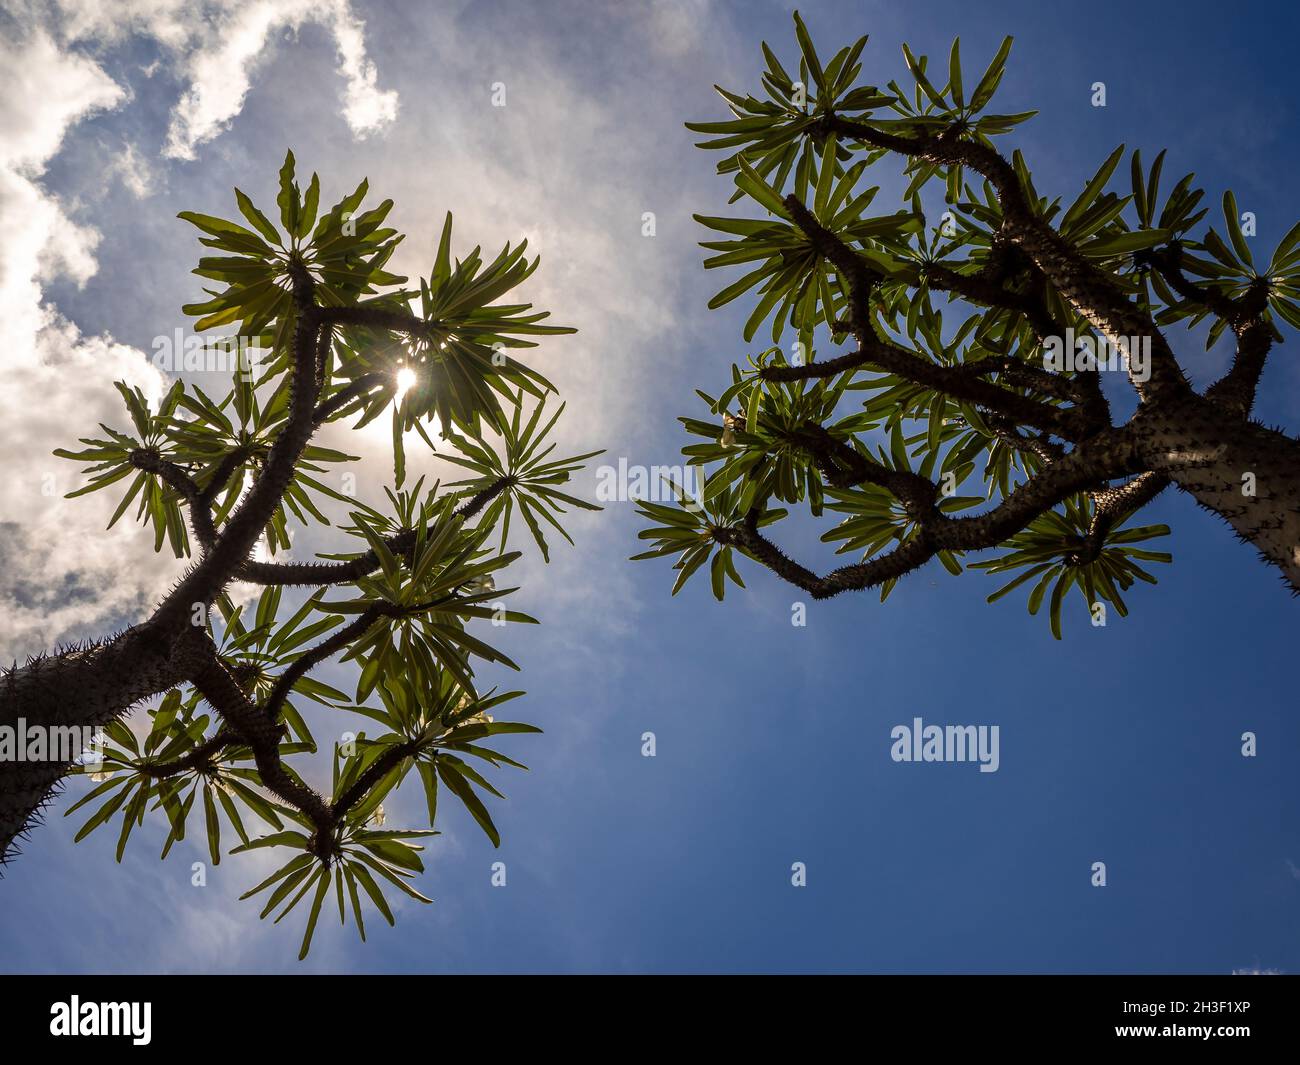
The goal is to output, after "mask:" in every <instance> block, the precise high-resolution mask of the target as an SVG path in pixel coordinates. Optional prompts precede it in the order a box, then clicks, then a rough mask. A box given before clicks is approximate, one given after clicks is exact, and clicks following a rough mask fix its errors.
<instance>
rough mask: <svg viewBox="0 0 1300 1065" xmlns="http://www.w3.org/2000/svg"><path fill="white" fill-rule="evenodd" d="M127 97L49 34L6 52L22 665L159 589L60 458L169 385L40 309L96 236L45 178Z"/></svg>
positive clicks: (7, 441) (4, 595)
mask: <svg viewBox="0 0 1300 1065" xmlns="http://www.w3.org/2000/svg"><path fill="white" fill-rule="evenodd" d="M123 96H124V93H123V91H122V89H121V88H120V87H119V86H117V85H115V84H114V83H113V81H112V80H111V79H110V78H108V76H107V75H105V74H104V72H103V71H102V70H101V69H100V68H99V67H97V66H96V65H95V64H94V63H93V62H91V61H90V60H88V59H86V58H85V57H83V56H80V55H77V54H75V53H70V52H67V51H64V50H62V49H60V48H59V47H58V46H57V45H56V44H55V42H54V41H53V40H52V39H51V38H50V37H49V35H48V34H46V33H44V32H43V31H37V32H35V33H33V34H31V35H30V36H29V38H28V39H27V40H26V41H24V42H21V43H20V42H18V41H12V42H9V43H5V44H0V133H2V136H0V230H2V231H3V232H4V233H5V240H4V243H3V245H2V246H0V375H2V376H0V379H2V380H3V382H4V397H5V417H4V419H3V420H0V453H3V454H4V455H5V456H6V460H5V471H6V475H7V482H8V483H7V490H6V491H5V492H3V493H0V524H3V526H4V528H5V530H6V534H7V535H6V537H5V540H6V541H7V547H6V551H5V555H6V566H5V574H6V579H5V584H4V587H3V588H0V601H2V602H3V605H4V610H3V622H0V638H2V639H3V641H4V644H5V647H6V650H7V651H8V652H9V653H10V654H11V655H12V656H15V657H16V656H18V655H21V654H22V653H24V652H30V651H34V650H38V649H41V648H43V647H45V646H47V645H48V644H49V643H50V642H52V641H53V640H56V639H58V638H60V637H62V636H65V635H67V634H68V633H70V632H74V631H78V630H82V629H84V627H85V626H86V625H88V624H90V623H93V622H95V621H98V620H103V619H106V618H111V617H115V616H120V615H121V614H122V612H124V611H127V610H130V609H133V608H138V607H139V606H140V604H141V601H142V600H143V599H146V598H147V597H148V594H149V592H148V590H147V589H146V587H145V584H144V579H143V578H144V575H146V574H148V575H149V576H150V577H151V578H156V576H157V568H156V566H153V565H143V563H144V562H145V555H146V554H149V555H151V554H152V552H148V551H147V549H143V545H142V544H140V543H139V539H140V538H138V537H133V536H130V535H127V534H126V533H125V532H119V533H117V534H116V535H113V534H109V535H105V533H104V527H105V525H107V523H108V517H109V515H110V513H111V504H110V503H109V501H108V500H107V499H106V498H103V497H97V498H94V499H93V500H91V501H86V502H84V503H82V502H80V501H75V500H64V499H63V498H61V496H62V493H64V492H66V491H69V490H71V488H73V487H74V486H75V485H74V483H73V467H72V466H71V465H70V464H69V463H67V462H64V461H61V460H59V459H56V458H55V457H53V456H52V455H51V451H52V450H53V449H54V448H55V447H59V446H66V445H68V444H71V443H73V442H74V441H75V437H76V435H77V432H78V431H81V432H88V431H91V430H93V429H94V426H95V423H96V421H99V420H110V419H111V420H117V418H118V415H117V413H116V411H115V410H113V408H114V407H116V406H117V405H118V399H117V395H116V392H115V391H114V390H113V389H112V387H111V382H112V381H113V380H115V379H118V378H123V379H126V380H128V381H130V382H131V383H133V384H138V385H140V386H141V387H142V388H144V389H145V390H146V391H147V392H152V393H156V392H157V391H158V387H159V384H160V379H159V377H158V375H157V373H156V372H154V371H153V370H152V369H151V368H150V367H149V366H148V364H147V363H146V361H145V360H144V357H143V355H142V354H141V353H140V352H137V351H135V350H134V349H131V348H128V347H126V346H124V345H121V344H116V343H114V342H113V341H112V340H111V339H109V338H104V337H83V336H82V335H81V333H80V331H79V330H78V329H77V327H76V326H75V325H73V324H72V323H70V322H68V321H67V320H66V319H64V318H63V317H62V316H61V315H60V314H59V313H58V311H57V310H56V309H54V308H53V307H51V306H49V305H48V304H46V303H44V302H43V300H42V288H41V285H42V283H44V282H48V281H50V280H53V279H55V278H58V277H67V278H69V279H71V280H73V281H75V282H76V283H77V284H85V282H86V281H87V280H89V278H90V277H91V276H92V275H93V274H94V272H95V259H94V251H95V246H96V244H97V242H98V239H99V235H98V233H97V232H96V231H95V230H94V229H92V228H89V227H87V226H83V225H80V224H79V223H77V222H76V221H74V220H73V219H72V218H70V217H69V215H68V213H67V211H66V210H65V205H64V204H62V203H60V202H59V201H58V200H57V199H55V198H54V197H52V196H51V195H49V194H48V193H47V192H46V191H45V190H44V189H43V188H42V187H41V186H40V185H39V183H38V182H39V178H40V175H41V173H42V172H43V170H44V168H45V165H46V163H47V162H48V161H49V159H50V158H51V157H52V156H53V155H54V154H55V153H56V152H57V151H58V149H59V146H60V145H61V143H62V141H63V138H64V135H65V134H66V133H67V131H68V129H69V128H71V127H72V126H73V125H75V124H76V123H77V122H78V121H80V120H81V119H83V118H84V117H86V116H87V115H89V114H91V113H93V112H95V111H98V110H101V109H103V108H107V107H113V106H115V105H116V104H117V103H118V102H119V101H120V100H121V99H122V98H123ZM74 427H75V428H74ZM70 430H71V432H70ZM128 560H130V562H132V563H139V564H140V565H133V564H130V563H128ZM131 573H134V574H136V576H135V577H134V578H132V577H131V576H129V574H131Z"/></svg>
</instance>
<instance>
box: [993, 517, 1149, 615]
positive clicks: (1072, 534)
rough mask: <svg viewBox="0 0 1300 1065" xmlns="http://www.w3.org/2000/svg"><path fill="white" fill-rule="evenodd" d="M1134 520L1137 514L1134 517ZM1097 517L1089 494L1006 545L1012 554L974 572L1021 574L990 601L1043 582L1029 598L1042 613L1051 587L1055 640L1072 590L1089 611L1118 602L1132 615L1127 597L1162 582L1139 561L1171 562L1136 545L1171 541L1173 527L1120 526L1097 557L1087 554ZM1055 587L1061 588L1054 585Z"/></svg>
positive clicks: (1118, 607) (1031, 607) (1031, 608)
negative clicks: (1139, 584)
mask: <svg viewBox="0 0 1300 1065" xmlns="http://www.w3.org/2000/svg"><path fill="white" fill-rule="evenodd" d="M1129 517H1131V515H1130V516H1129ZM1092 518H1093V504H1092V500H1091V499H1090V498H1089V497H1088V496H1086V495H1079V496H1075V497H1073V498H1071V499H1068V500H1066V502H1065V503H1064V505H1063V506H1062V507H1061V509H1060V510H1059V511H1055V510H1049V511H1046V512H1045V513H1043V514H1040V515H1039V516H1038V517H1036V518H1035V519H1034V520H1033V521H1031V522H1030V523H1029V525H1028V526H1026V527H1025V528H1024V529H1023V530H1022V531H1020V532H1018V533H1016V535H1015V536H1013V537H1011V538H1010V539H1009V540H1007V542H1006V547H1007V548H1008V549H1009V550H1008V551H1007V552H1006V554H1003V555H1000V556H998V557H997V558H993V559H988V560H986V561H983V562H976V563H973V565H972V568H974V569H983V570H987V571H988V572H989V573H1010V572H1015V571H1019V575H1018V576H1016V577H1015V578H1014V579H1013V580H1011V581H1010V582H1008V583H1007V584H1004V585H1003V586H1002V587H1001V588H999V589H998V590H997V591H996V592H994V593H993V594H992V595H990V596H989V602H990V603H992V602H995V601H996V600H998V599H1001V598H1002V597H1003V596H1004V595H1006V594H1007V593H1008V592H1011V591H1014V590H1015V589H1016V588H1019V587H1020V585H1022V584H1024V583H1026V582H1027V581H1031V580H1034V578H1037V583H1035V584H1034V586H1033V588H1032V589H1031V590H1030V593H1029V612H1030V613H1031V614H1037V613H1038V608H1039V607H1040V606H1041V605H1042V603H1043V597H1044V596H1045V595H1046V594H1047V589H1048V587H1049V586H1050V587H1051V589H1052V594H1051V597H1050V604H1051V606H1050V609H1049V610H1048V616H1049V617H1050V619H1051V625H1052V635H1053V636H1055V637H1056V638H1057V639H1058V640H1059V639H1060V638H1061V602H1062V600H1063V599H1064V597H1065V594H1066V593H1067V592H1068V591H1069V590H1070V586H1071V585H1073V586H1074V587H1076V588H1078V589H1079V592H1080V594H1081V595H1082V596H1083V600H1084V605H1085V606H1086V608H1087V609H1088V611H1089V612H1092V611H1093V610H1094V609H1095V608H1096V604H1098V603H1101V602H1102V601H1105V602H1108V603H1112V604H1114V606H1115V610H1116V611H1117V612H1118V614H1119V616H1120V617H1127V616H1128V606H1127V605H1126V604H1125V602H1124V599H1123V598H1122V597H1121V595H1120V592H1121V591H1127V590H1128V589H1129V588H1131V587H1132V586H1133V584H1134V583H1135V582H1136V581H1145V582H1146V583H1147V584H1155V583H1156V579H1155V577H1153V576H1152V575H1151V574H1150V573H1148V572H1147V571H1146V570H1144V569H1143V568H1142V567H1141V566H1140V565H1138V561H1139V560H1142V561H1147V562H1169V561H1170V560H1171V559H1172V558H1173V556H1172V555H1170V554H1169V553H1168V552H1167V551H1150V550H1147V549H1145V548H1140V547H1136V546H1134V545H1135V544H1140V543H1143V542H1145V541H1147V540H1152V539H1154V538H1155V537H1157V536H1168V535H1169V526H1167V525H1142V526H1137V527H1128V528H1126V527H1125V525H1126V521H1127V519H1126V520H1125V521H1119V522H1116V523H1115V526H1114V528H1112V530H1111V531H1110V533H1109V534H1108V535H1107V537H1106V541H1105V546H1104V547H1103V548H1102V549H1101V550H1100V551H1099V552H1097V555H1096V557H1095V558H1093V557H1091V555H1090V553H1089V552H1087V551H1086V550H1085V548H1086V546H1087V542H1088V528H1089V525H1090V524H1091V522H1092ZM1053 582H1055V583H1053Z"/></svg>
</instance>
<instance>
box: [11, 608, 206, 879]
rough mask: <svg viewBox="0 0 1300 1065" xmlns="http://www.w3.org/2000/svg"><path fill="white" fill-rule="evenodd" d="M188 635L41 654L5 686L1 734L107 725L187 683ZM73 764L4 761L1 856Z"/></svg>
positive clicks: (192, 646)
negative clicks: (144, 701)
mask: <svg viewBox="0 0 1300 1065" xmlns="http://www.w3.org/2000/svg"><path fill="white" fill-rule="evenodd" d="M186 635H187V634H186V633H185V632H184V630H173V631H171V632H168V631H165V630H162V629H160V628H159V627H158V626H157V625H152V624H151V625H143V626H139V627H136V628H132V629H128V630H126V631H125V632H123V633H122V634H120V635H118V636H116V637H114V638H112V639H110V640H107V641H105V642H103V643H94V644H91V645H88V646H86V647H80V648H75V649H71V650H67V651H63V652H60V653H58V654H54V655H50V656H41V657H39V658H34V659H32V660H31V661H29V662H28V663H27V664H26V665H23V666H16V667H14V668H13V669H11V670H9V671H8V672H6V674H5V676H4V678H3V681H0V728H11V729H13V730H14V731H15V733H17V734H21V733H23V732H27V733H29V734H30V733H31V732H32V730H34V729H43V730H45V732H46V735H51V734H53V730H55V729H62V728H66V727H69V726H71V727H76V728H82V729H86V728H95V727H98V726H101V725H106V724H108V723H109V722H110V721H112V720H113V719H115V718H117V717H118V716H120V715H121V714H123V713H125V712H126V711H127V710H129V709H130V708H131V707H132V706H134V705H135V704H136V703H138V702H140V701H141V700H142V699H147V698H148V697H149V696H151V695H157V694H159V693H160V692H164V691H166V690H167V689H168V688H171V687H173V686H174V685H176V684H179V683H180V682H181V681H182V680H184V679H185V676H186V673H187V672H188V671H189V670H190V669H192V668H193V665H194V662H195V657H194V656H195V653H196V652H197V650H198V645H197V643H196V641H195V639H193V638H191V639H189V640H187V639H186V638H185V637H186ZM70 765H71V763H70V762H68V761H65V760H58V759H48V758H46V759H41V760H32V761H28V760H25V759H21V758H15V759H12V760H0V856H3V857H5V858H7V857H10V856H11V855H12V853H13V842H14V840H15V838H17V837H18V836H19V835H21V834H22V833H23V832H24V831H25V830H26V829H27V828H28V827H30V826H31V824H32V823H33V820H34V818H35V817H36V816H37V814H38V813H39V811H40V809H41V807H42V806H43V805H44V804H45V803H46V802H47V801H48V799H49V798H50V797H51V796H52V795H53V794H54V791H55V786H56V785H57V783H58V781H59V780H60V779H61V778H62V777H63V776H64V775H65V774H66V773H67V771H68V769H69V767H70Z"/></svg>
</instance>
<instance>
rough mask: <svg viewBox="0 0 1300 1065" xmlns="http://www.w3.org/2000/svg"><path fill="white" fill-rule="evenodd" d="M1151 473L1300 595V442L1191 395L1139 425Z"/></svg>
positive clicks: (1147, 414)
mask: <svg viewBox="0 0 1300 1065" xmlns="http://www.w3.org/2000/svg"><path fill="white" fill-rule="evenodd" d="M1134 427H1135V428H1137V429H1138V430H1139V431H1140V442H1139V449H1140V454H1141V457H1142V460H1143V462H1144V463H1145V464H1146V465H1147V467H1148V468H1149V469H1152V470H1155V471H1158V472H1160V473H1164V474H1166V475H1167V476H1168V477H1169V478H1170V479H1171V480H1172V481H1173V482H1174V484H1176V485H1178V487H1179V488H1181V489H1183V490H1184V491H1185V492H1187V493H1188V494H1189V495H1191V496H1192V497H1193V498H1194V499H1195V500H1196V501H1197V502H1198V503H1200V504H1201V506H1203V507H1205V508H1206V509H1207V510H1210V511H1213V512H1214V513H1215V514H1218V515H1219V516H1220V517H1221V518H1223V519H1224V520H1225V521H1226V522H1227V523H1228V524H1229V525H1231V526H1232V528H1233V529H1234V530H1235V531H1236V533H1237V536H1238V537H1239V538H1240V539H1242V540H1245V541H1246V542H1248V543H1250V544H1253V545H1254V546H1255V547H1257V548H1259V552H1260V555H1261V557H1262V558H1263V559H1265V560H1266V561H1268V562H1270V563H1272V564H1273V565H1274V566H1277V568H1278V569H1280V570H1281V571H1282V574H1283V576H1284V578H1285V579H1286V581H1287V583H1288V584H1289V585H1290V586H1291V587H1292V588H1293V589H1294V590H1296V591H1300V441H1297V440H1294V439H1292V438H1291V437H1288V436H1284V435H1283V434H1282V433H1279V432H1277V431H1275V430H1273V429H1268V428H1266V427H1264V426H1262V425H1260V424H1259V423H1258V422H1253V421H1249V420H1247V419H1245V418H1242V417H1234V416H1233V415H1231V414H1229V413H1226V412H1225V411H1224V410H1223V408H1222V407H1220V406H1218V405H1216V404H1214V403H1212V402H1209V401H1207V400H1205V399H1202V398H1201V397H1199V396H1188V397H1185V398H1184V399H1183V400H1182V401H1180V402H1168V403H1166V402H1160V403H1156V404H1153V405H1152V407H1151V409H1150V410H1146V411H1142V412H1140V413H1139V414H1138V415H1137V416H1135V418H1134Z"/></svg>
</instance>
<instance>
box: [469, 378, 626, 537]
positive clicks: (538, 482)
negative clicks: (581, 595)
mask: <svg viewBox="0 0 1300 1065" xmlns="http://www.w3.org/2000/svg"><path fill="white" fill-rule="evenodd" d="M521 400H522V396H520V397H518V400H517V402H516V404H515V411H514V415H513V417H512V418H511V419H510V420H509V421H508V422H506V423H504V424H503V425H502V426H501V433H500V443H501V445H502V446H501V447H500V448H499V449H496V450H494V449H492V448H489V447H486V446H484V445H482V444H481V443H475V442H474V441H472V440H467V439H465V437H463V436H460V435H459V434H457V433H449V434H448V439H449V440H450V442H451V444H452V445H453V447H454V448H455V449H456V451H455V452H454V453H452V454H447V455H444V456H443V457H444V458H445V459H446V460H447V461H448V462H452V463H455V464H456V465H457V466H462V467H464V468H465V469H467V470H469V471H470V472H471V473H473V474H474V476H473V477H467V478H465V479H463V480H460V481H453V482H452V483H451V484H450V485H449V487H451V488H457V489H460V490H461V491H462V492H464V493H466V494H469V495H475V494H477V493H479V492H485V491H487V490H489V489H490V488H491V487H492V486H493V485H495V484H498V483H502V482H504V483H505V484H506V485H507V487H506V489H505V491H503V492H501V493H500V494H499V495H497V496H496V498H494V499H493V500H492V501H491V502H490V503H489V504H488V505H487V509H486V510H485V511H484V513H483V518H482V522H481V524H483V525H485V526H492V527H496V526H498V525H499V526H500V528H501V549H502V550H504V549H505V544H506V538H507V537H508V536H509V535H510V518H511V515H512V513H513V512H514V510H515V508H516V507H517V508H518V510H519V513H520V514H521V515H523V519H524V522H525V524H527V526H528V531H529V532H530V533H532V536H533V541H534V542H535V543H536V544H537V548H538V550H539V551H541V553H542V559H543V560H544V561H550V557H551V555H550V548H549V547H548V545H547V543H546V536H545V534H544V533H543V531H542V522H545V523H546V524H547V525H549V526H550V527H551V528H553V529H555V530H556V532H558V533H559V534H560V535H561V536H563V537H564V539H565V540H568V542H569V543H570V544H572V543H573V540H572V539H571V538H570V537H569V534H568V533H567V532H565V531H564V527H563V526H562V525H561V524H560V523H559V521H558V520H556V517H555V515H559V514H565V513H567V512H566V511H565V509H564V508H565V506H566V504H567V505H568V506H571V507H577V508H579V509H580V510H599V509H600V507H598V506H597V505H596V504H594V503H590V502H588V501H587V500H585V499H579V498H578V497H577V496H574V495H570V494H569V493H567V492H562V491H560V489H559V488H557V487H556V486H557V485H562V484H567V483H568V480H569V478H570V477H571V476H572V475H573V474H574V473H575V472H576V471H577V470H578V469H580V468H581V466H582V463H583V462H585V461H586V460H587V459H590V458H595V457H596V456H597V455H601V454H604V452H603V450H601V451H588V452H586V453H585V454H582V455H573V456H571V457H568V458H562V459H556V458H551V452H552V451H554V450H555V445H554V444H546V446H545V447H543V446H542V445H543V444H544V443H545V442H546V436H547V434H548V433H549V432H550V431H551V429H552V427H553V426H554V425H555V423H556V422H557V421H558V420H559V417H560V415H561V414H563V413H564V404H563V403H561V404H560V406H559V409H558V410H556V412H555V413H554V414H552V415H551V417H550V419H549V420H548V421H546V422H545V423H543V422H542V421H541V416H542V409H543V407H544V405H545V404H544V402H543V403H538V404H537V406H536V407H534V408H533V413H532V414H531V415H530V416H529V418H528V421H527V422H523V421H522V418H523V404H522V402H520V401H521ZM538 518H540V519H541V521H538Z"/></svg>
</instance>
